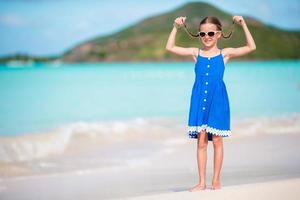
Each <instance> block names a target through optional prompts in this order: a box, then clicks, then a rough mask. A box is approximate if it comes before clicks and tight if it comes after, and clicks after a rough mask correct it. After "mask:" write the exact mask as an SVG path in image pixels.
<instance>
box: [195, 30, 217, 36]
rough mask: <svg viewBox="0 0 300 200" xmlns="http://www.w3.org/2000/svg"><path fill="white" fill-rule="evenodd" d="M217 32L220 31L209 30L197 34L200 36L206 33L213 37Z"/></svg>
mask: <svg viewBox="0 0 300 200" xmlns="http://www.w3.org/2000/svg"><path fill="white" fill-rule="evenodd" d="M217 32H220V31H209V32H203V31H201V32H198V34H199V35H200V36H201V37H204V36H205V35H206V34H207V35H208V36H209V37H213V36H214V35H215V34H216V33H217Z"/></svg>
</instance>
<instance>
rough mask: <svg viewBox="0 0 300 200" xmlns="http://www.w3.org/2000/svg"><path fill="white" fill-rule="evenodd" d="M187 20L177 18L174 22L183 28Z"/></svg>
mask: <svg viewBox="0 0 300 200" xmlns="http://www.w3.org/2000/svg"><path fill="white" fill-rule="evenodd" d="M185 19H186V17H177V18H176V19H175V20H174V23H176V24H177V25H178V26H181V25H183V23H184V22H185Z"/></svg>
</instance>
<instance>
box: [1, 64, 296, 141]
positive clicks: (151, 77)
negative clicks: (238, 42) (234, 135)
mask: <svg viewBox="0 0 300 200" xmlns="http://www.w3.org/2000/svg"><path fill="white" fill-rule="evenodd" d="M193 69H194V63H192V62H183V63H180V62H178V63H176V62H166V63H92V64H91V63H89V64H86V63H80V64H47V63H39V64H30V65H27V66H26V65H17V66H13V65H12V66H8V65H1V66H0V135H2V136H13V135H22V134H30V133H39V132H45V131H49V130H52V129H55V128H57V127H63V126H64V125H67V124H73V123H78V122H84V123H93V122H111V121H126V120H132V119H147V118H157V117H162V118H172V119H176V120H178V121H179V122H180V123H182V124H185V123H187V118H188V111H189V101H190V95H191V91H192V85H193V82H194V78H195V74H194V70H193ZM224 81H225V84H226V87H227V92H228V95H229V100H230V109H231V118H232V119H240V118H248V117H256V116H274V115H282V114H289V113H299V112H300V61H299V60H289V61H251V62H244V61H230V62H229V63H227V64H226V68H225V73H224Z"/></svg>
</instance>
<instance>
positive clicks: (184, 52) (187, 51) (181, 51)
mask: <svg viewBox="0 0 300 200" xmlns="http://www.w3.org/2000/svg"><path fill="white" fill-rule="evenodd" d="M185 19H186V17H178V18H176V19H175V21H174V23H176V24H175V26H174V27H173V29H172V31H171V33H170V35H169V38H168V42H167V45H166V50H168V51H170V52H172V53H175V54H178V55H181V56H190V55H192V56H196V54H197V48H194V47H189V48H184V47H179V46H176V45H175V37H176V33H177V27H176V26H181V25H182V24H183V22H184V21H185Z"/></svg>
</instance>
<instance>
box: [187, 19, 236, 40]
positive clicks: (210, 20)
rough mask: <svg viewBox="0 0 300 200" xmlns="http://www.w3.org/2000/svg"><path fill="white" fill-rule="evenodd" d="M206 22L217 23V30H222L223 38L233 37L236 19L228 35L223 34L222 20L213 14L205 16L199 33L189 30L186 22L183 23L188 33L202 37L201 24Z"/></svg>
mask: <svg viewBox="0 0 300 200" xmlns="http://www.w3.org/2000/svg"><path fill="white" fill-rule="evenodd" d="M206 23H211V24H214V25H216V26H217V30H218V31H221V32H222V35H221V36H222V37H223V38H226V39H228V38H230V37H231V35H232V33H233V26H234V20H232V26H231V31H230V34H229V35H227V36H225V35H224V34H223V31H222V24H221V22H220V21H219V19H218V18H216V17H213V16H208V17H205V18H204V19H203V20H202V21H201V22H200V24H199V32H198V33H197V34H193V33H192V32H191V31H189V29H188V28H187V26H186V24H185V23H183V25H184V29H185V30H186V32H187V33H188V35H190V36H192V37H200V26H201V25H202V24H206Z"/></svg>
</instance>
